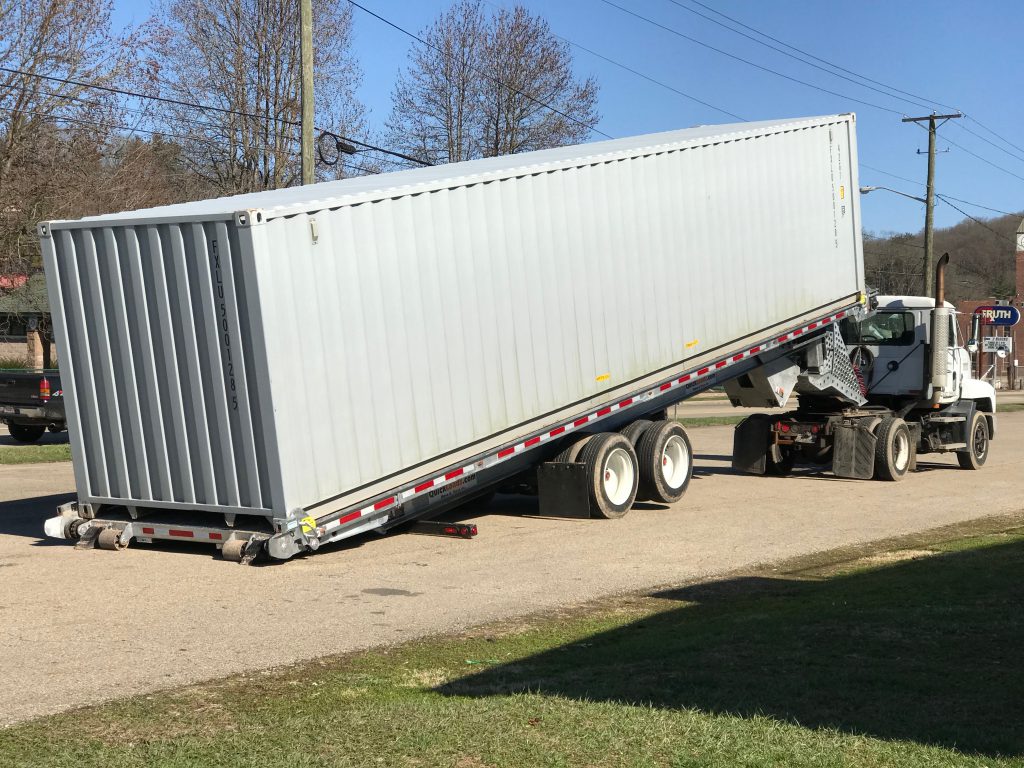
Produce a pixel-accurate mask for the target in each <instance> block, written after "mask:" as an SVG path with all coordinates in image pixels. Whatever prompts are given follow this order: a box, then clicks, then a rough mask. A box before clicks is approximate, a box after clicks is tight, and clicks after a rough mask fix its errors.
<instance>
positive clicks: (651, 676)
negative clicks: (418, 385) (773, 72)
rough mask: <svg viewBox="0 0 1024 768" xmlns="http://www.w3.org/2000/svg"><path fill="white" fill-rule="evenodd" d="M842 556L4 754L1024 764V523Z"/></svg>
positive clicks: (164, 707) (81, 731) (15, 734)
mask: <svg viewBox="0 0 1024 768" xmlns="http://www.w3.org/2000/svg"><path fill="white" fill-rule="evenodd" d="M906 557H913V558H914V559H903V558H906ZM879 563H884V565H881V566H880V565H879ZM837 565H838V566H839V567H841V568H842V571H841V574H842V575H833V576H828V577H825V576H823V575H822V574H825V573H829V572H830V570H829V568H828V567H825V564H824V561H822V560H820V559H819V560H817V561H816V563H815V564H814V565H813V567H811V568H810V570H808V569H807V566H806V565H805V566H802V570H799V571H793V572H791V573H789V574H780V573H778V572H775V571H771V570H767V571H766V572H765V573H763V574H754V575H752V576H747V577H741V578H735V579H732V580H728V581H723V582H719V583H716V584H710V585H703V586H695V587H688V588H683V589H678V590H673V591H670V592H665V593H662V594H660V595H658V596H654V597H634V598H618V599H616V600H614V601H609V602H606V603H605V604H602V605H601V606H598V607H595V608H591V609H588V610H580V611H577V612H575V613H566V614H564V615H562V616H560V617H547V618H539V619H534V620H531V621H529V622H527V623H525V624H519V625H511V624H507V625H503V626H493V627H490V628H486V629H483V630H479V631H474V632H471V633H467V634H465V635H463V636H459V637H455V638H442V639H432V640H426V641H418V642H413V643H409V644H406V645H403V646H398V647H395V648H392V649H385V650H375V651H371V652H364V653H359V654H354V655H351V656H348V657H344V658H340V659H333V660H327V661H323V662H319V663H312V664H307V665H302V666H298V667H295V668H291V669H288V670H285V671H279V672H275V673H266V674H261V673H253V674H250V675H247V676H242V677H236V678H232V679H229V680H226V681H223V682H217V683H212V684H207V685H201V686H194V687H190V688H186V689H180V690H176V691H171V692H167V693H159V694H153V695H149V696H140V697H136V698H132V699H127V700H123V701H120V702H116V703H112V704H107V705H103V706H99V707H92V708H87V709H83V710H79V711H77V712H74V713H69V714H65V715H58V716H54V717H48V718H45V719H42V720H39V721H35V722H32V723H29V724H25V725H21V726H18V727H14V728H11V729H8V730H5V731H0V765H4V766H47V767H50V766H75V767H76V768H77V766H104V768H115V767H121V766H200V765H201V766H254V765H265V766H276V765H282V766H285V765H287V766H314V765H317V766H319V765H329V766H376V765H384V766H460V767H461V768H472V767H477V766H661V765H665V766H697V765H700V766H722V767H723V768H725V766H730V767H731V766H762V765H763V766H769V765H779V766H833V765H834V766H861V765H866V766H883V765H885V766H889V765H901V766H904V765H905V766H947V765H948V766H983V765H984V766H1022V765H1024V759H1022V756H1024V729H1022V728H1021V723H1022V722H1024V702H1022V695H1021V692H1022V691H1024V664H1021V662H1020V651H1021V638H1022V637H1024V591H1022V590H1021V584H1022V583H1024V535H1022V534H1021V532H1020V530H1019V529H1018V530H1017V531H1010V532H1003V533H999V532H991V531H990V532H988V533H986V535H984V536H978V537H976V538H973V539H959V540H956V541H949V542H942V543H939V544H936V545H926V544H920V543H917V544H915V549H914V550H912V551H909V550H901V551H899V552H896V553H893V554H891V555H889V556H882V557H879V556H876V557H872V558H865V559H859V560H854V561H852V562H842V563H836V562H832V563H831V569H832V570H831V572H835V567H836V566H837ZM471 599H472V598H471ZM317 610H332V608H331V607H330V604H329V603H321V604H319V605H318V608H317ZM310 620H315V617H310ZM258 625H259V620H258V616H254V625H253V626H254V631H258ZM297 631H301V629H300V627H299V625H297Z"/></svg>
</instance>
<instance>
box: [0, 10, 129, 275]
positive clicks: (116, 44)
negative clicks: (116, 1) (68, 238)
mask: <svg viewBox="0 0 1024 768" xmlns="http://www.w3.org/2000/svg"><path fill="white" fill-rule="evenodd" d="M111 5H112V0H37V2H32V3H26V2H23V1H22V0H13V1H12V0H0V65H2V66H3V67H4V68H5V69H4V70H2V71H0V273H7V274H9V273H19V274H24V273H28V272H30V271H32V270H34V269H37V268H38V248H37V244H36V240H35V232H34V224H35V222H36V221H38V220H39V219H40V218H44V217H46V218H49V217H56V216H62V215H74V214H75V213H77V211H76V210H75V209H74V207H73V206H69V205H67V202H68V190H67V188H66V186H64V187H62V186H60V185H59V182H58V179H59V178H60V177H61V174H62V172H63V171H64V170H67V168H66V167H65V166H60V165H58V162H59V161H60V160H62V159H63V160H64V161H65V162H69V163H70V164H71V167H77V166H78V165H80V159H79V158H78V157H71V158H68V157H66V154H65V151H64V150H65V148H66V146H67V142H68V141H72V142H74V146H77V147H78V148H79V149H80V150H83V148H84V147H86V146H89V145H92V144H95V143H97V142H102V141H103V140H104V137H105V136H106V135H107V134H108V133H109V132H110V130H111V126H112V125H115V124H117V122H118V121H119V120H120V119H121V115H122V111H121V105H120V104H119V103H118V101H117V99H116V98H115V97H114V96H113V95H112V94H109V93H106V92H103V91H99V90H95V89H92V88H88V87H85V86H83V85H79V84H77V83H87V84H100V85H102V84H107V85H109V84H112V83H114V82H115V81H116V82H119V83H123V82H125V81H126V80H128V79H130V76H131V63H132V58H131V52H132V50H133V49H134V47H133V46H132V45H130V44H128V43H129V40H130V39H131V38H115V37H113V36H112V35H111V34H110V31H109V29H110V27H109V25H110V10H111ZM68 81H75V82H68ZM82 153H83V154H85V152H84V150H83V151H82Z"/></svg>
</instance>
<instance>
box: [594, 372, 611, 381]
mask: <svg viewBox="0 0 1024 768" xmlns="http://www.w3.org/2000/svg"><path fill="white" fill-rule="evenodd" d="M611 377H612V375H611V374H610V373H602V374H601V375H600V376H598V377H597V378H596V379H594V381H608V379H610V378H611Z"/></svg>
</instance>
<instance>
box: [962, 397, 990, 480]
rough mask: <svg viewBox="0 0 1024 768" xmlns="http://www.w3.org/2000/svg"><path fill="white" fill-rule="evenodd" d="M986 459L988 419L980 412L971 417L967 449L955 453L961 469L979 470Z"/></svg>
mask: <svg viewBox="0 0 1024 768" xmlns="http://www.w3.org/2000/svg"><path fill="white" fill-rule="evenodd" d="M987 459H988V419H986V418H985V414H984V413H982V412H981V411H975V412H974V416H972V417H971V429H970V431H969V432H968V433H967V448H966V449H965V450H962V451H957V452H956V460H957V461H958V462H959V463H960V468H961V469H981V468H982V467H983V466H985V461H986V460H987Z"/></svg>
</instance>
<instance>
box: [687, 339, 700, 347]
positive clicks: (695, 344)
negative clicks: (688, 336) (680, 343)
mask: <svg viewBox="0 0 1024 768" xmlns="http://www.w3.org/2000/svg"><path fill="white" fill-rule="evenodd" d="M698 344H700V339H694V340H693V341H688V342H686V348H687V349H693V348H694V347H696V346H697V345H698Z"/></svg>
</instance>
